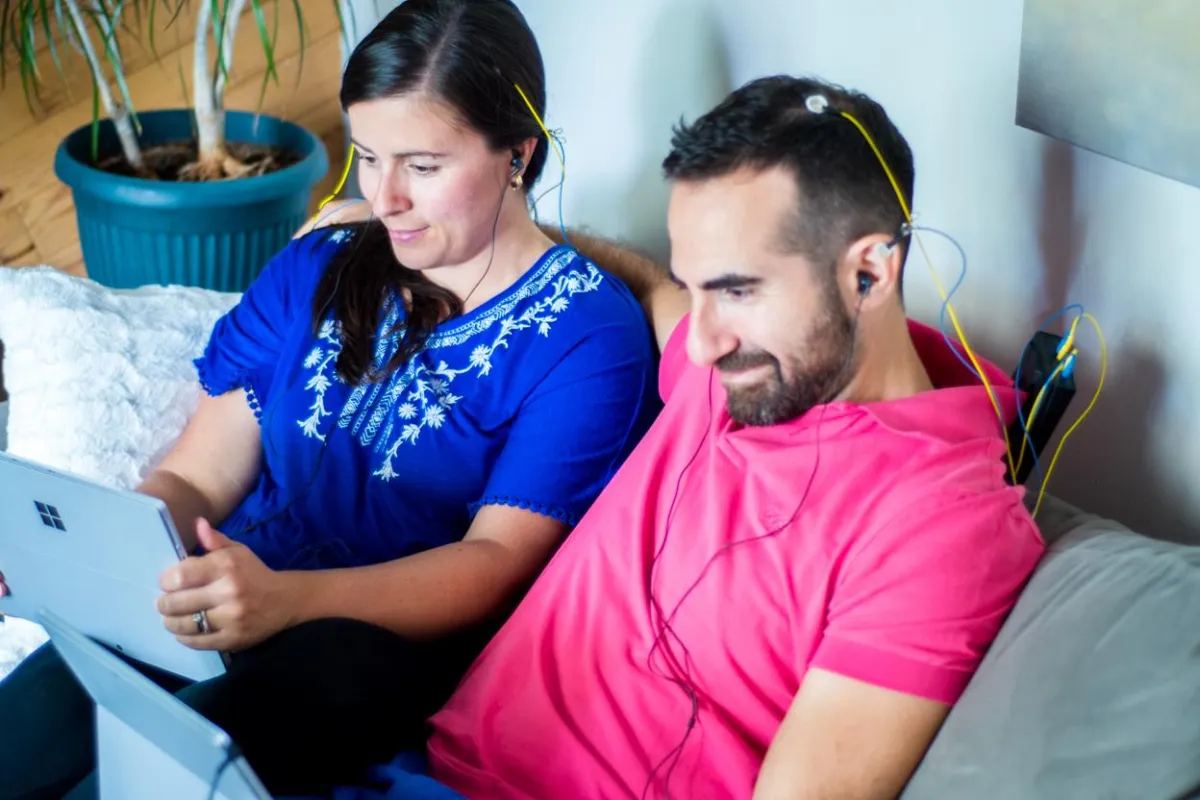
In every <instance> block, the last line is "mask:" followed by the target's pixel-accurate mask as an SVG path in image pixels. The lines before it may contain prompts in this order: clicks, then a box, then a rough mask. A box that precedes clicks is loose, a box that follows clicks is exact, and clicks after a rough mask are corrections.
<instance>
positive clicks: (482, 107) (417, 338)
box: [313, 0, 549, 385]
mask: <svg viewBox="0 0 1200 800" xmlns="http://www.w3.org/2000/svg"><path fill="white" fill-rule="evenodd" d="M518 85H519V86H520V87H521V90H522V91H523V92H524V93H525V95H526V97H528V98H529V102H530V103H532V104H533V107H534V108H535V109H537V112H538V116H540V117H542V118H545V107H546V79H545V70H544V67H543V64H542V56H541V51H540V50H539V49H538V45H537V40H536V39H535V38H534V35H533V31H531V30H530V29H529V26H528V24H526V22H525V18H524V17H523V16H522V15H521V12H520V11H519V10H518V9H517V7H516V6H515V5H514V4H513V3H512V2H511V1H510V0H407V2H404V3H401V4H400V5H399V6H398V7H396V8H395V9H394V10H393V11H392V12H391V13H390V14H388V15H387V16H386V17H384V18H383V20H382V21H381V22H380V23H379V24H378V25H377V26H376V27H375V29H374V30H372V31H371V32H370V33H369V34H367V36H366V38H364V39H363V40H362V41H361V42H360V43H359V44H358V46H357V47H355V48H354V52H353V53H352V54H351V55H350V58H349V60H348V62H347V64H346V70H345V72H344V73H343V75H342V91H341V103H342V108H343V109H348V108H349V107H350V106H352V105H354V104H355V103H360V102H365V101H369V100H379V99H383V98H389V97H398V96H401V95H405V94H408V93H409V92H416V91H420V92H425V93H428V94H429V95H431V96H433V97H435V98H437V99H439V100H441V101H442V102H444V103H446V104H447V105H449V106H450V107H451V108H453V109H454V110H455V111H456V112H457V113H458V115H459V116H460V117H461V118H462V120H463V122H465V123H466V124H467V125H468V126H469V127H470V128H472V129H473V130H475V131H476V132H478V133H479V134H480V135H482V136H483V137H484V138H485V139H486V140H487V142H488V144H489V145H490V146H491V147H492V148H494V149H495V150H496V151H497V152H502V151H506V150H512V149H514V148H517V147H519V146H520V145H521V144H522V143H524V142H526V141H528V140H529V139H531V138H535V137H536V138H537V139H538V142H537V146H536V148H535V149H534V151H533V156H532V157H531V158H530V159H529V163H528V164H527V165H526V166H525V170H524V172H523V173H522V174H523V177H524V187H523V188H524V191H525V192H528V191H529V190H530V188H531V187H532V186H533V185H534V184H535V183H536V182H537V179H538V177H539V176H540V175H541V172H542V168H543V167H544V166H545V164H546V155H547V153H548V152H549V142H547V141H546V137H545V135H544V134H543V133H542V129H541V126H540V125H539V124H538V122H537V120H536V119H534V116H533V115H532V114H531V113H530V111H529V107H528V106H527V105H526V104H525V101H524V100H523V99H522V98H521V94H520V92H518V91H517V88H516V87H517V86H518ZM342 227H345V228H348V229H351V230H352V231H354V233H355V236H354V239H353V241H351V242H350V243H349V244H348V246H347V247H345V248H344V249H343V250H342V251H341V252H340V253H339V254H338V255H337V256H336V257H335V258H334V260H333V263H332V264H330V266H329V269H328V270H326V272H325V275H324V276H323V278H322V280H321V283H320V285H319V286H318V289H317V293H316V296H315V297H314V300H313V327H314V330H315V329H316V328H318V327H319V326H320V325H321V323H322V321H323V318H324V316H325V314H326V312H328V311H329V310H330V309H331V308H332V310H333V314H334V318H335V319H336V320H337V321H338V323H340V325H341V337H342V351H341V354H340V355H339V357H338V363H337V372H338V374H339V375H340V376H341V377H342V378H343V379H345V380H346V381H347V382H349V383H351V384H355V385H357V384H361V383H363V382H364V381H368V380H379V379H381V378H383V377H386V376H387V375H390V374H391V373H392V372H394V371H395V370H396V369H398V368H400V367H402V366H403V365H404V364H405V363H407V362H408V360H409V359H411V358H412V357H413V356H414V355H416V354H417V353H419V352H420V351H421V349H422V348H423V347H424V345H425V342H426V340H427V339H428V338H429V336H430V334H432V333H433V331H434V329H435V328H436V327H437V325H438V323H439V322H440V321H441V320H443V319H445V318H447V317H454V316H457V315H458V314H460V313H462V300H461V299H460V298H459V297H458V296H457V295H455V294H454V293H453V292H451V291H449V290H448V289H445V288H443V287H440V286H437V285H436V284H434V283H432V282H431V281H429V279H427V278H425V277H424V276H423V275H421V273H420V272H418V271H416V270H413V269H409V268H407V267H405V266H404V265H403V264H397V263H396V257H395V254H394V253H393V251H392V246H391V240H390V239H389V238H388V235H387V230H386V229H385V228H384V226H383V224H382V223H381V222H380V221H379V220H375V219H373V220H370V221H369V222H366V223H355V224H351V225H346V226H342ZM391 292H396V294H397V296H400V297H405V296H407V297H408V309H407V311H408V313H407V314H406V318H405V321H404V323H403V329H404V333H403V336H402V338H401V341H400V346H399V348H398V349H397V351H396V354H395V355H394V356H393V357H392V359H391V360H390V361H389V362H388V364H387V365H386V366H385V367H384V369H383V370H381V371H380V372H379V373H378V374H375V375H372V374H370V373H371V362H372V356H373V352H374V342H373V341H372V338H373V337H374V335H375V332H376V330H377V328H378V326H379V321H380V319H381V317H382V313H383V306H384V301H385V298H387V297H388V296H389V294H390V293H391Z"/></svg>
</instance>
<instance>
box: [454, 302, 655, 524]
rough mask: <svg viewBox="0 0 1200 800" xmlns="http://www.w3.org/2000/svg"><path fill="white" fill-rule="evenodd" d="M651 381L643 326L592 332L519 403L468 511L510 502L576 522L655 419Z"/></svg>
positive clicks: (603, 326)
mask: <svg viewBox="0 0 1200 800" xmlns="http://www.w3.org/2000/svg"><path fill="white" fill-rule="evenodd" d="M638 313H639V314H640V311H639V312H638ZM654 386H655V384H654V352H653V347H652V344H651V341H650V334H649V331H648V330H647V329H646V328H645V326H643V325H638V324H636V323H621V322H613V323H608V324H601V325H599V326H597V327H596V328H593V329H591V330H589V331H588V333H587V334H585V336H584V338H582V339H581V340H580V341H579V342H578V343H577V344H576V345H575V346H574V347H573V348H572V349H571V350H570V351H569V352H568V353H567V354H566V355H565V356H564V357H563V358H562V359H561V360H560V361H559V362H558V363H557V364H556V365H555V366H554V368H553V369H552V370H551V371H550V372H549V374H547V375H546V377H545V378H543V379H542V381H541V383H540V384H539V385H538V386H537V388H535V389H534V390H533V392H531V393H530V395H529V396H528V397H527V398H526V399H525V401H524V403H522V405H521V409H520V411H519V412H518V414H517V417H516V419H515V420H514V421H513V423H512V428H511V429H510V431H509V437H508V441H507V443H506V444H505V446H504V449H503V450H502V451H501V453H500V457H499V458H498V459H497V461H496V464H495V466H494V467H493V469H492V473H491V475H490V476H489V478H488V483H487V487H486V489H485V491H484V494H483V497H482V498H481V499H480V501H479V502H478V503H475V504H473V506H472V508H471V512H472V514H473V513H474V512H475V511H477V510H478V509H479V508H480V507H482V506H485V505H507V506H516V507H519V508H524V509H528V510H530V511H535V512H537V513H539V514H543V515H545V516H549V517H552V518H554V519H557V520H559V521H560V522H563V523H566V524H567V525H570V526H572V527H573V526H575V525H576V524H578V522H579V520H580V519H581V518H582V517H583V515H584V513H585V512H586V511H587V509H588V507H590V506H591V504H592V502H593V501H594V500H595V499H596V497H597V496H598V495H599V494H600V491H601V490H602V489H603V488H604V487H605V485H607V484H608V482H609V480H610V479H611V478H612V476H613V474H615V473H616V471H617V469H618V468H619V467H620V466H621V463H622V462H623V461H624V460H625V457H626V456H628V455H629V453H630V451H631V450H632V449H633V448H634V447H635V446H636V445H637V443H638V441H639V440H640V439H641V437H642V435H643V434H644V433H645V431H646V429H647V428H648V427H649V424H650V422H651V421H653V412H654V411H656V410H657V408H651V407H650V402H651V401H653V400H654V396H655V388H654Z"/></svg>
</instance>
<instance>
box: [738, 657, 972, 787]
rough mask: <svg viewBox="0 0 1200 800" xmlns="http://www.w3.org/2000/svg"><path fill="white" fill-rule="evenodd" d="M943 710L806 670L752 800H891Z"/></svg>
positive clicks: (936, 704) (930, 738)
mask: <svg viewBox="0 0 1200 800" xmlns="http://www.w3.org/2000/svg"><path fill="white" fill-rule="evenodd" d="M949 710H950V707H949V706H948V705H946V704H944V703H939V702H935V701H933V700H927V699H925V698H922V697H917V696H915V695H909V694H903V693H901V692H896V691H892V690H891V689H884V688H881V687H879V686H874V685H872V684H869V683H864V682H862V681H857V680H854V679H852V678H847V677H843V676H841V675H838V674H836V673H833V672H827V671H825V670H822V669H816V668H813V669H810V670H809V671H808V673H807V674H806V675H805V677H804V682H803V683H802V684H801V686H800V691H799V692H797V693H796V697H795V699H794V700H793V701H792V707H791V708H790V709H789V710H788V713H787V716H785V717H784V720H783V724H782V725H781V726H780V727H779V731H778V732H777V733H776V734H775V739H774V740H773V741H772V742H771V747H770V748H769V749H768V750H767V756H766V759H765V760H764V761H763V765H762V770H761V771H760V772H759V775H758V782H757V785H756V786H755V787H754V800H893V798H895V797H897V796H898V795H899V794H900V792H901V790H903V789H904V785H905V784H906V783H907V782H908V779H909V778H910V777H911V776H912V773H913V771H914V770H915V769H916V767H917V765H918V764H919V763H920V761H921V758H922V757H923V756H924V754H925V751H926V749H927V748H928V747H929V744H930V742H932V741H933V737H934V736H935V735H936V733H937V731H938V728H939V727H940V726H941V724H942V721H943V720H944V719H945V718H946V714H947V713H948V712H949Z"/></svg>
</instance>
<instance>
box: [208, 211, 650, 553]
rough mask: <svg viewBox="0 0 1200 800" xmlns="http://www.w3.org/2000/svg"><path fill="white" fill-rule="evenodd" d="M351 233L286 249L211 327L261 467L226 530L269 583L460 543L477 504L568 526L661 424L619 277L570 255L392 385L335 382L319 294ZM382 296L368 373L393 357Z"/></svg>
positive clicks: (427, 351)
mask: <svg viewBox="0 0 1200 800" xmlns="http://www.w3.org/2000/svg"><path fill="white" fill-rule="evenodd" d="M351 238H352V234H351V232H350V231H348V230H344V229H339V230H332V231H331V230H328V229H325V230H319V231H316V232H314V233H311V234H308V235H306V236H304V237H302V238H300V239H298V240H295V241H293V242H292V243H290V244H289V245H288V246H287V247H286V248H285V249H284V250H283V251H282V252H280V253H279V254H278V255H277V256H276V257H275V258H274V259H272V260H271V262H270V263H269V264H268V265H267V266H266V267H265V269H264V270H263V272H262V274H261V275H260V276H259V277H258V278H257V279H256V280H255V282H254V283H253V284H252V285H251V287H250V288H249V289H248V290H247V291H246V293H245V294H244V295H243V296H242V298H241V300H240V301H239V303H238V304H237V305H236V306H235V307H234V308H233V309H232V310H231V311H230V312H229V313H228V314H226V315H225V316H224V317H222V318H221V319H220V320H218V322H217V323H216V325H215V326H214V328H213V331H212V335H211V337H210V339H209V342H208V346H207V347H206V349H205V352H204V354H203V356H202V357H200V358H199V359H197V360H196V367H197V370H198V372H199V375H200V380H201V384H202V385H203V387H204V389H205V391H207V392H208V393H209V394H212V395H217V394H223V393H225V392H228V391H230V390H233V389H237V388H242V389H244V390H245V391H246V393H247V395H248V399H249V401H250V404H251V407H252V408H254V410H255V413H256V415H258V418H259V421H260V423H261V429H262V439H263V469H262V471H261V474H260V476H259V479H258V481H257V484H256V485H255V486H254V488H253V489H252V490H251V492H250V493H249V494H248V495H247V496H246V498H245V499H244V500H243V501H242V502H241V504H240V505H239V506H238V507H237V509H236V510H235V511H234V512H233V513H232V514H231V515H230V517H229V518H228V519H226V520H225V521H224V523H223V524H222V525H221V528H222V530H223V531H224V532H225V533H226V534H227V535H229V536H231V537H232V538H234V539H237V540H239V541H242V542H244V543H245V544H246V545H248V546H249V547H250V548H251V549H252V550H253V551H254V552H255V553H256V554H257V555H258V556H259V558H261V559H262V560H263V562H264V563H266V564H267V566H269V567H272V568H273V569H329V568H336V567H352V566H362V565H366V564H374V563H380V562H384V561H390V560H393V559H397V558H401V557H403V556H406V555H410V554H412V553H416V552H419V551H421V550H425V549H428V548H433V547H438V546H440V545H444V544H448V543H451V542H455V541H458V540H460V539H462V537H463V536H464V535H465V534H466V532H467V528H468V527H469V525H470V523H471V520H472V518H473V517H474V515H475V513H476V511H478V509H479V508H481V507H482V506H484V505H489V504H498V505H510V506H517V507H520V508H525V509H530V510H532V511H535V512H537V513H540V514H544V515H547V516H550V517H553V518H554V519H557V520H560V521H562V522H564V523H567V524H569V525H574V524H575V523H577V522H578V521H579V519H580V517H582V516H583V513H584V512H585V511H586V510H587V508H588V506H589V505H590V504H591V503H592V501H593V500H594V499H595V498H596V496H597V495H598V494H599V493H600V490H601V489H602V488H603V487H604V485H605V484H606V483H607V482H608V480H609V479H610V478H611V477H612V475H613V473H614V472H615V471H616V469H617V468H618V467H619V466H620V464H621V463H622V461H623V460H624V459H625V457H626V456H627V455H628V454H629V452H630V451H631V450H632V448H633V447H634V446H635V445H636V444H637V442H638V441H639V440H640V438H641V436H642V434H643V433H645V431H646V429H647V428H648V427H649V424H650V423H651V421H652V420H653V417H654V415H655V414H656V413H657V411H658V401H657V399H656V394H655V392H656V390H655V365H654V361H655V359H656V354H655V353H656V351H655V349H654V344H653V339H652V334H651V332H650V328H649V325H648V324H647V322H646V319H645V317H644V315H643V313H642V311H641V309H640V307H639V306H638V303H637V302H636V300H635V299H634V298H633V296H632V295H631V293H630V292H629V290H628V289H627V288H626V287H625V285H624V284H622V283H621V282H620V281H618V280H616V279H615V278H613V277H612V276H610V275H608V274H606V273H605V272H603V271H601V270H600V269H598V268H597V267H596V266H595V265H594V264H592V263H591V262H590V261H587V260H586V259H584V258H582V257H581V256H580V255H578V254H577V253H576V252H575V251H574V250H571V249H569V248H565V247H554V248H552V249H550V250H549V251H548V252H547V253H546V254H545V255H544V256H543V257H542V258H541V259H540V260H539V261H538V262H537V263H536V264H535V265H534V266H533V267H532V268H531V269H530V270H529V271H528V272H527V273H526V274H525V275H524V276H523V277H522V278H521V279H520V280H519V281H517V282H516V283H515V284H514V285H513V286H511V287H510V288H509V289H507V290H506V291H504V292H503V293H501V294H499V295H498V296H496V297H494V298H492V299H491V300H489V301H488V302H487V303H485V304H483V305H481V306H480V307H479V308H476V309H474V310H472V311H471V312H469V313H467V314H465V315H463V316H460V317H457V318H455V319H453V320H450V321H448V322H445V323H443V324H442V325H440V326H439V327H438V328H437V329H436V330H435V331H434V333H433V334H432V335H431V336H430V338H429V339H428V341H427V344H426V347H425V348H424V350H423V351H422V352H421V353H419V354H418V355H417V356H415V357H414V358H412V359H411V360H410V362H409V363H408V364H407V365H406V366H404V367H403V368H401V369H399V370H397V371H396V372H395V373H394V374H393V375H392V376H391V377H390V378H388V379H386V380H384V381H381V382H379V383H366V384H364V385H362V386H352V385H350V384H348V383H346V382H344V381H343V380H341V378H339V376H338V375H337V373H336V370H335V362H336V358H337V355H338V353H339V352H340V349H341V340H340V338H339V326H338V324H337V323H336V322H335V321H334V320H333V319H332V318H327V319H325V320H323V321H322V323H321V325H320V326H319V327H318V330H317V331H316V332H315V333H314V331H313V325H312V307H313V297H314V294H315V292H316V289H317V285H318V283H319V281H320V278H321V276H322V274H323V272H324V270H325V269H326V268H327V267H328V265H329V263H330V260H331V258H332V256H333V255H334V253H336V252H337V250H338V248H340V247H342V246H344V245H345V243H346V242H347V241H348V240H350V239H351ZM403 314H404V309H403V304H402V303H400V302H398V301H397V298H395V297H393V298H391V299H390V301H389V302H387V303H385V305H384V313H383V315H382V316H383V318H382V321H381V323H380V326H379V329H378V330H377V332H376V336H375V342H376V347H375V352H374V365H375V367H376V368H379V367H382V366H383V365H384V364H386V363H387V362H388V361H389V359H390V358H391V356H392V354H393V353H394V352H395V348H396V344H397V342H398V336H397V335H395V334H392V333H389V332H391V331H394V330H395V328H396V325H397V322H398V321H399V320H401V319H402V317H403Z"/></svg>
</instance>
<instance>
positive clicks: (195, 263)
mask: <svg viewBox="0 0 1200 800" xmlns="http://www.w3.org/2000/svg"><path fill="white" fill-rule="evenodd" d="M138 118H139V120H140V121H141V125H142V135H141V137H140V139H139V141H140V142H141V144H142V146H143V147H152V146H154V145H156V144H163V143H166V142H178V141H185V140H187V139H190V138H191V137H192V122H191V114H190V112H188V111H186V110H170V111H146V112H142V113H140V114H139V115H138ZM225 136H226V138H227V139H228V140H229V141H231V142H255V143H261V144H268V145H274V146H277V147H282V148H286V149H288V150H291V151H293V152H295V153H297V154H299V155H300V157H301V160H300V161H299V162H298V163H296V164H293V165H291V166H289V167H286V168H285V169H281V170H279V171H278V172H273V173H270V174H268V175H261V176H258V177H253V178H238V179H234V180H225V181H213V182H208V183H178V182H174V181H152V180H146V179H144V178H132V177H126V176H124V175H115V174H112V173H109V172H103V171H101V170H98V169H95V168H94V167H92V166H90V163H91V157H90V156H91V137H92V129H91V125H90V124H89V125H85V126H83V127H81V128H79V129H77V130H75V131H74V132H72V133H71V134H70V135H69V136H67V138H66V139H64V140H63V141H62V143H61V144H60V145H59V147H58V152H57V153H56V154H55V157H54V173H55V174H56V175H57V176H58V178H59V180H61V181H62V182H63V183H65V184H66V185H67V186H69V187H70V188H71V192H72V194H73V196H74V200H75V218H76V220H77V221H78V223H79V241H80V245H81V247H82V249H83V263H84V267H85V268H86V269H87V273H88V277H89V278H91V279H92V280H95V281H97V282H99V283H102V284H104V285H106V286H111V287H114V288H121V289H125V288H133V287H135V286H143V285H145V284H164V285H166V284H181V285H185V286H202V287H205V288H208V289H216V290H219V291H225V292H240V291H244V290H245V289H246V287H247V286H249V285H250V283H251V281H253V280H254V278H255V276H257V275H258V273H259V272H260V271H261V270H262V268H263V267H264V266H265V265H266V263H267V261H268V260H269V259H270V258H271V256H273V255H274V254H275V253H277V252H278V251H279V250H281V249H282V248H283V247H284V246H285V245H286V244H287V243H288V240H289V239H290V238H291V236H292V234H293V233H295V231H296V229H297V228H299V227H300V225H301V224H303V222H304V220H305V217H306V214H307V211H308V205H309V200H310V196H311V194H312V190H313V187H314V186H315V185H316V183H317V182H318V181H319V180H321V178H322V177H323V176H324V175H325V173H326V172H327V171H328V169H329V158H328V156H327V155H326V154H325V146H324V145H323V144H322V142H321V140H320V139H318V138H317V137H316V136H314V135H313V134H311V133H309V132H308V131H306V130H305V129H304V128H301V127H300V126H299V125H294V124H292V123H290V122H285V121H283V120H280V119H276V118H274V117H267V116H257V115H254V114H251V113H249V112H244V111H228V112H226V120H225ZM119 147H120V145H119V143H118V141H117V135H116V131H115V129H114V128H113V125H112V123H111V121H109V120H105V121H104V122H103V123H102V124H101V127H100V153H101V154H102V155H107V154H110V153H116V152H118V150H119Z"/></svg>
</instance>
